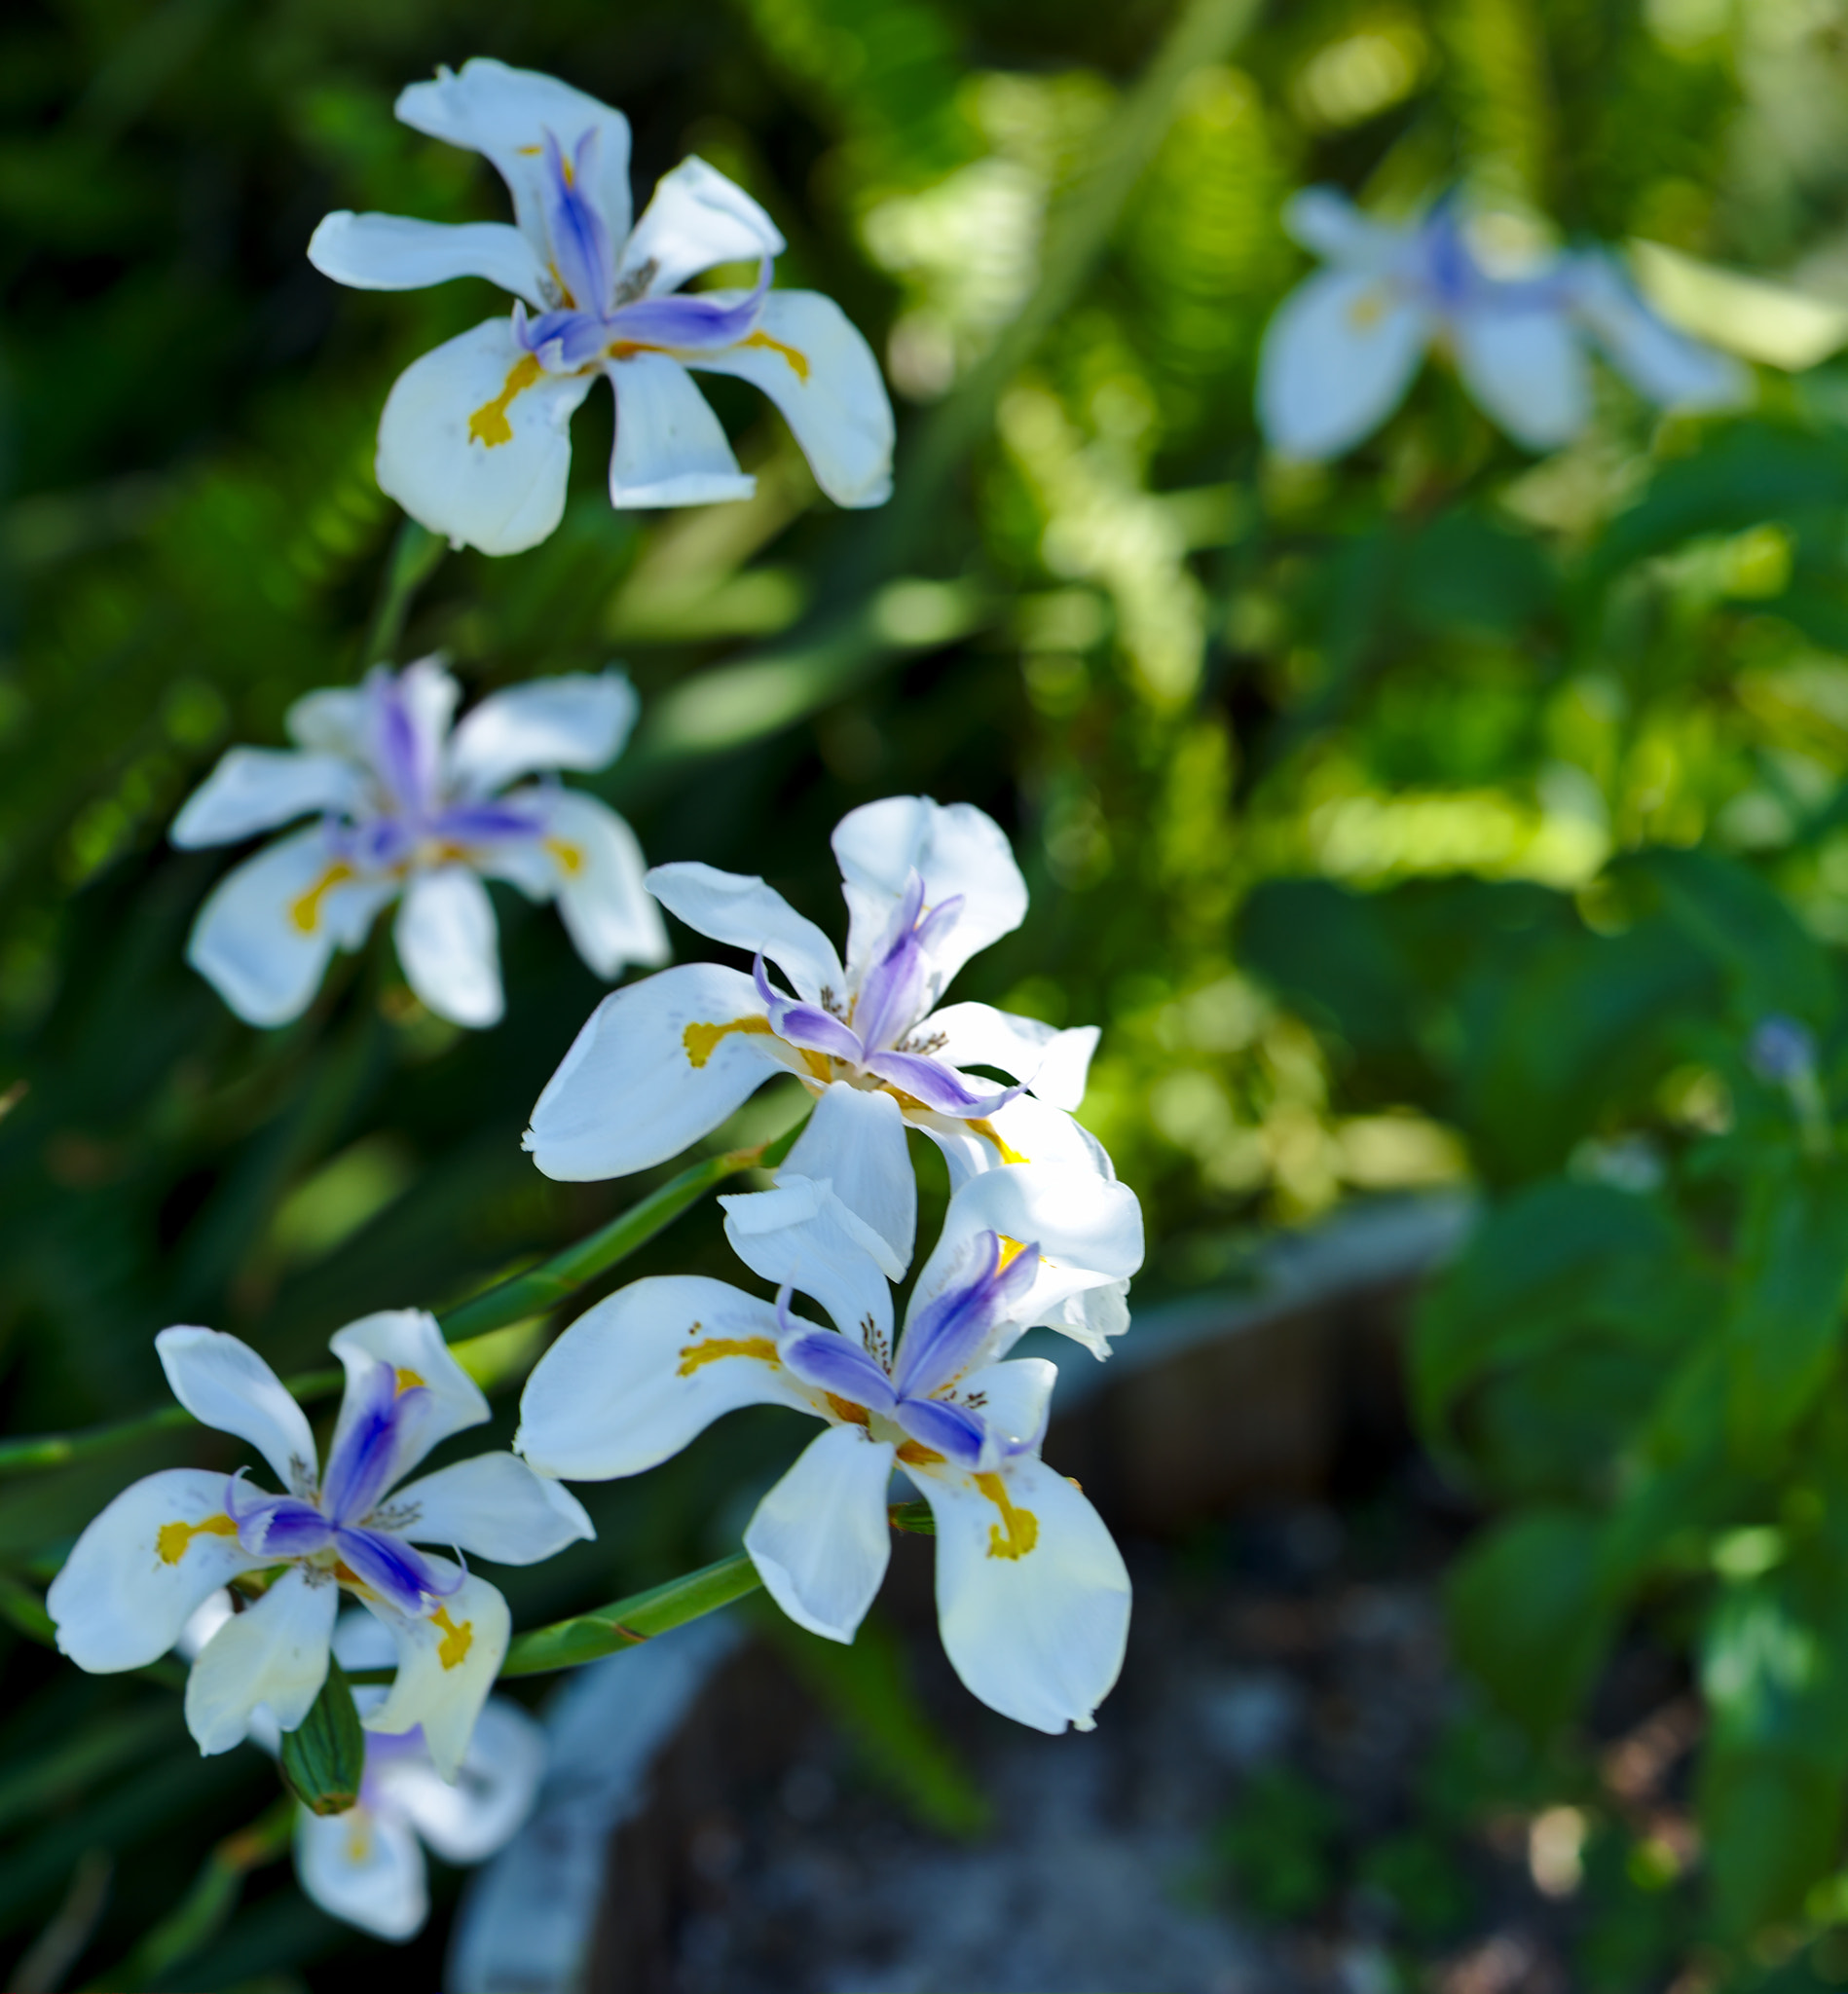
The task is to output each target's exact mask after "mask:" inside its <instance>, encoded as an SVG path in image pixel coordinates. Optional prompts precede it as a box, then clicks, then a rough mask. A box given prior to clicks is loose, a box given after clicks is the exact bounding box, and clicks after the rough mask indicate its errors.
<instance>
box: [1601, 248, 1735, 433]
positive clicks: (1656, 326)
mask: <svg viewBox="0 0 1848 1994" xmlns="http://www.w3.org/2000/svg"><path fill="white" fill-rule="evenodd" d="M1571 284H1572V294H1573V295H1572V302H1573V305H1574V307H1575V308H1576V310H1577V313H1578V315H1579V317H1580V318H1581V319H1582V320H1583V321H1584V323H1585V324H1586V325H1588V326H1589V327H1590V328H1591V330H1592V332H1593V333H1594V334H1595V335H1596V337H1597V340H1598V343H1599V344H1600V345H1601V346H1602V347H1603V348H1604V350H1605V351H1606V352H1607V353H1608V355H1609V358H1610V363H1611V365H1612V366H1613V367H1615V368H1616V369H1617V371H1618V372H1619V373H1620V374H1622V375H1623V376H1624V378H1625V379H1626V380H1627V381H1629V382H1630V384H1631V385H1632V386H1633V387H1634V388H1636V389H1637V391H1638V392H1639V393H1641V394H1645V395H1647V396H1648V398H1649V399H1650V400H1651V401H1653V402H1658V403H1660V404H1661V405H1662V406H1663V407H1664V408H1686V409H1720V408H1734V407H1737V406H1738V405H1739V404H1740V403H1742V402H1744V401H1746V400H1747V399H1749V398H1750V395H1751V391H1752V375H1751V372H1750V370H1749V369H1747V368H1745V367H1742V366H1741V365H1740V364H1739V362H1738V361H1737V360H1735V359H1734V358H1733V357H1732V355H1731V354H1730V353H1721V352H1716V351H1714V349H1713V348H1712V347H1710V346H1704V345H1702V344H1701V342H1700V341H1699V340H1697V339H1692V338H1690V337H1689V336H1688V335H1687V334H1686V333H1684V332H1681V331H1679V330H1677V328H1676V327H1674V326H1672V325H1670V324H1669V323H1668V321H1667V320H1666V319H1665V318H1663V317H1661V316H1660V315H1659V314H1657V313H1656V312H1655V311H1653V310H1652V309H1651V307H1650V306H1649V305H1648V304H1647V303H1645V300H1644V299H1643V298H1642V297H1641V296H1640V295H1639V294H1638V292H1637V291H1636V290H1635V288H1634V287H1633V286H1632V285H1631V283H1630V282H1629V280H1628V278H1627V277H1625V276H1624V274H1623V273H1622V271H1621V270H1619V269H1618V268H1617V267H1616V266H1615V265H1614V264H1613V263H1612V262H1611V260H1610V259H1609V258H1608V257H1607V256H1605V255H1603V254H1596V255H1588V256H1578V257H1574V258H1573V259H1572V262H1571Z"/></svg>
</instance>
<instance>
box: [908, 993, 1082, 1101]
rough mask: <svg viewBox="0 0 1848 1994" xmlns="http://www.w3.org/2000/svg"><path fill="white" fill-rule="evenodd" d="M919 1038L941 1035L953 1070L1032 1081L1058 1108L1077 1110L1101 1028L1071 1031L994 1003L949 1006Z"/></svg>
mask: <svg viewBox="0 0 1848 1994" xmlns="http://www.w3.org/2000/svg"><path fill="white" fill-rule="evenodd" d="M917 1029H918V1035H919V1036H920V1037H936V1036H937V1035H938V1034H939V1033H941V1034H942V1040H943V1043H942V1047H941V1048H940V1049H939V1051H938V1055H937V1056H938V1057H939V1058H940V1059H946V1060H948V1062H949V1063H950V1065H952V1066H992V1067H994V1068H995V1069H996V1070H997V1071H999V1072H1001V1073H1005V1074H1007V1075H1008V1076H1009V1078H1010V1079H1012V1080H1024V1081H1026V1082H1028V1083H1029V1084H1030V1085H1031V1087H1032V1089H1033V1091H1034V1093H1036V1094H1037V1095H1038V1096H1039V1098H1040V1099H1041V1100H1043V1101H1050V1102H1051V1103H1052V1105H1053V1107H1055V1108H1076V1107H1077V1106H1078V1104H1079V1103H1080V1102H1081V1101H1082V1100H1083V1099H1084V1098H1085V1082H1086V1078H1087V1076H1088V1075H1089V1074H1090V1055H1091V1054H1092V1053H1093V1052H1095V1051H1096V1050H1097V1037H1098V1033H1097V1027H1096V1026H1095V1025H1094V1024H1085V1025H1074V1026H1073V1027H1072V1029H1071V1030H1070V1031H1063V1032H1062V1031H1059V1030H1058V1029H1057V1028H1056V1027H1055V1026H1053V1025H1050V1024H1042V1023H1041V1021H1040V1020H1039V1019H1038V1018H1037V1017H1018V1016H1016V1015H1015V1014H1014V1013H1013V1012H1011V1011H997V1010H996V1009H995V1008H994V1006H993V1005H992V1004H946V1005H944V1007H943V1008H942V1011H934V1012H932V1013H931V1015H930V1016H929V1017H927V1018H926V1019H925V1020H924V1022H923V1023H922V1024H920V1025H919V1026H918V1028H917Z"/></svg>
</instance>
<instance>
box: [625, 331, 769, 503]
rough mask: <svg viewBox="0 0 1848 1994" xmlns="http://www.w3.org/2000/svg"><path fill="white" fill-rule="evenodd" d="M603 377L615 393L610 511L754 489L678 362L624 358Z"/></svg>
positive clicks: (655, 356)
mask: <svg viewBox="0 0 1848 1994" xmlns="http://www.w3.org/2000/svg"><path fill="white" fill-rule="evenodd" d="M605 371H606V372H607V373H608V374H609V376H610V386H611V387H612V388H614V389H615V390H616V447H615V450H614V451H613V452H612V453H611V456H610V504H611V505H615V506H622V507H629V506H638V505H718V504H722V503H724V502H725V501H726V500H727V499H749V498H750V497H751V495H752V493H753V492H755V491H756V490H757V489H758V481H757V479H756V478H753V477H747V476H746V475H745V473H744V472H743V471H741V470H740V469H739V468H738V460H737V459H736V458H735V457H734V456H733V455H732V452H731V445H730V444H729V443H727V442H726V441H725V432H724V428H723V427H722V425H721V423H720V421H719V418H718V417H717V416H716V415H714V414H713V412H712V409H711V408H710V407H709V406H708V404H707V401H706V397H705V396H704V395H703V394H701V393H700V391H699V389H698V388H695V387H694V386H693V382H692V379H691V377H690V376H689V375H688V374H687V371H686V369H685V368H684V366H683V365H682V364H681V363H680V361H679V360H676V359H670V358H669V357H668V355H667V354H666V353H647V352H638V353H631V354H629V355H628V356H627V357H626V358H623V359H620V360H611V361H610V363H609V364H608V366H607V367H606V369H605Z"/></svg>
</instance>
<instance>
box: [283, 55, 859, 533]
mask: <svg viewBox="0 0 1848 1994" xmlns="http://www.w3.org/2000/svg"><path fill="white" fill-rule="evenodd" d="M397 115H398V117H399V118H400V119H401V120H402V121H403V122H404V123H405V124H406V125H409V126H412V127H414V128H415V129H417V130H419V131H426V132H428V133H429V134H430V135H431V136H432V137H433V138H441V139H446V140H447V141H448V142H449V143H450V144H452V145H460V146H467V147H469V148H470V149H472V150H473V151H476V152H479V153H482V154H485V155H486V157H487V158H488V159H489V160H490V161H492V162H493V164H494V166H495V167H496V168H497V169H498V171H499V174H500V177H501V178H502V179H503V180H504V181H505V182H506V183H507V191H508V192H509V193H510V194H511V195H512V197H513V212H514V222H515V226H511V227H509V226H508V225H507V224H506V223H504V222H468V223H464V224H462V226H461V227H448V226H445V225H443V224H440V223H436V222H421V221H411V220H406V219H404V218H402V217H400V216H397V215H388V214H351V213H347V212H344V211H343V212H341V213H338V214H330V215H329V216H327V218H326V219H325V220H324V221H323V222H322V223H321V224H320V226H319V227H318V228H317V229H316V230H315V231H314V240H312V241H311V242H310V243H309V245H308V253H309V257H310V259H311V260H312V261H313V263H314V267H315V268H316V269H317V270H319V271H321V272H323V273H324V274H325V275H326V276H328V277H333V278H335V279H336V280H337V281H338V282H340V283H344V284H352V285H354V286H356V287H358V288H359V289H361V290H376V291H403V290H420V289H422V288H423V287H424V286H425V284H434V283H442V282H443V281H445V280H446V279H447V278H450V277H487V278H488V279H489V280H490V281H491V282H493V283H497V284H499V285H500V287H501V288H502V289H503V290H508V291H511V292H512V293H513V294H514V296H515V298H516V299H518V300H519V302H518V303H516V304H515V306H514V308H513V314H512V316H511V318H505V317H499V318H490V319H488V320H487V321H486V322H485V323H483V324H481V325H478V326H476V327H475V329H474V330H473V331H472V332H465V333H462V335H461V336H460V337H459V338H456V339H453V340H451V341H449V343H448V344H447V345H445V346H440V347H438V348H437V349H436V350H435V351H434V352H430V353H425V356H424V357H423V358H422V359H421V360H418V361H416V362H414V363H413V364H412V365H411V366H410V367H409V368H408V369H407V370H406V371H405V373H404V374H403V375H402V376H400V378H399V380H398V382H397V385H396V386H395V387H394V388H392V390H391V393H390V396H389V398H388V400H387V402H386V405H385V414H384V417H383V418H382V420H381V422H380V425H379V458H378V476H379V483H380V485H381V487H382V488H383V489H384V490H385V491H386V492H388V494H389V495H390V496H391V497H392V498H393V499H396V500H397V501H398V503H399V504H400V505H402V506H403V507H404V509H405V511H407V512H408V513H410V514H411V516H412V517H413V518H414V519H417V520H420V521H422V523H423V524H424V525H425V526H426V527H427V528H429V530H430V531H431V532H432V533H439V534H444V535H448V537H449V538H450V539H451V540H453V541H455V542H456V543H457V544H458V545H461V544H463V543H466V544H467V545H470V546H475V547H479V548H480V549H481V550H482V551H483V552H484V553H488V554H514V553H518V552H519V551H520V549H521V548H523V547H531V546H533V545H535V544H536V542H538V541H539V540H542V539H544V538H545V536H546V535H548V534H549V533H550V532H551V531H552V529H553V528H554V527H556V526H557V524H558V522H559V519H560V517H561V515H562V514H563V512H564V507H565V484H566V478H567V475H568V474H569V472H570V469H571V435H570V425H571V419H572V415H573V412H574V411H575V410H576V408H577V406H578V404H579V403H580V402H581V401H582V400H583V399H584V397H585V395H587V394H588V393H589V392H590V389H591V386H592V384H593V383H594V382H595V381H596V380H597V378H598V377H599V376H600V375H601V376H604V377H606V378H607V379H608V380H609V382H610V387H611V388H613V389H614V390H615V396H616V445H615V454H614V456H613V457H612V458H611V460H610V503H611V504H613V505H701V504H707V503H710V502H711V501H713V500H715V499H748V498H749V497H750V496H751V493H752V491H753V490H754V489H755V480H754V479H752V478H749V477H747V476H746V475H745V474H744V473H743V472H742V471H741V470H740V469H739V468H738V462H737V459H736V458H735V457H733V455H732V453H731V446H730V444H728V443H727V442H726V441H725V434H724V431H723V430H722V429H721V427H720V425H719V420H718V418H717V417H716V416H715V415H714V414H713V412H712V410H711V409H710V408H709V407H708V406H707V404H706V401H705V399H704V397H703V396H702V395H701V394H700V392H699V389H698V388H695V387H694V385H693V383H692V381H691V379H690V378H689V377H688V374H687V369H688V368H689V367H690V368H696V369H700V370H703V371H705V372H707V373H711V374H733V375H736V376H738V377H739V378H740V379H741V380H745V381H749V382H751V383H752V384H753V385H754V386H755V387H757V388H761V389H762V391H763V392H764V393H765V394H767V395H768V396H769V397H770V399H771V400H772V401H773V402H775V403H776V405H777V407H778V408H779V409H780V410H781V411H782V413H783V416H784V419H785V420H786V421H787V422H788V424H789V425H790V427H791V429H792V430H793V431H794V432H795V440H796V442H797V443H799V444H800V445H801V447H802V451H803V453H804V455H805V456H806V457H807V458H808V461H809V463H810V465H811V466H812V467H813V469H814V472H815V476H816V479H817V481H818V482H819V483H820V485H821V487H822V490H823V491H824V492H826V493H827V494H828V496H829V497H830V498H831V499H834V500H835V501H836V503H838V504H841V505H879V504H882V503H883V502H884V501H885V499H887V498H888V497H889V496H890V493H891V489H892V477H891V464H892V405H891V403H890V401H889V400H888V399H887V396H886V391H885V384H884V383H883V382H882V381H881V379H880V377H879V368H878V363H877V362H876V361H875V360H874V359H873V357H872V352H871V350H870V349H869V347H868V345H867V343H866V341H865V340H864V339H862V338H861V336H860V334H859V333H858V332H857V331H855V329H854V328H853V326H852V325H850V324H849V323H848V321H847V319H846V317H845V316H844V315H843V314H842V313H841V311H840V308H839V307H838V306H837V305H835V304H834V303H833V301H832V299H829V298H825V297H822V296H821V295H820V294H819V293H817V292H814V291H773V290H771V289H770V288H769V284H770V271H771V265H772V263H773V261H774V259H775V258H776V257H777V256H778V255H780V254H781V253H782V250H783V247H784V243H783V238H782V237H781V236H780V235H779V234H778V233H777V230H776V225H775V224H774V223H773V222H772V221H771V220H770V217H769V216H768V215H767V214H765V213H764V211H763V209H762V208H761V207H759V206H758V203H756V202H755V201H753V200H752V199H751V197H750V196H749V195H748V194H746V193H745V192H744V190H743V189H742V188H739V187H735V186H733V185H732V183H731V182H730V181H729V180H727V179H726V178H725V177H724V175H723V174H722V173H719V172H716V171H714V169H713V168H712V167H711V166H707V164H706V163H705V161H704V160H700V159H689V160H685V161H683V163H682V164H681V165H680V166H676V167H675V169H674V170H673V171H672V172H671V173H669V174H668V175H667V176H666V178H665V179H663V180H662V181H661V182H660V184H659V186H657V187H656V189H655V191H654V199H653V200H652V201H651V202H650V203H648V206H647V211H646V212H645V213H644V214H643V216H642V219H641V221H640V222H638V223H636V225H635V227H634V229H633V230H631V228H630V203H629V125H628V120H627V119H625V118H624V117H623V116H622V114H621V113H620V112H619V111H612V110H610V107H609V106H608V105H606V104H601V103H599V102H598V101H597V99H596V98H595V97H589V96H585V95H584V94H583V92H580V91H575V90H573V89H572V88H571V87H570V86H569V85H567V84H563V83H559V82H556V81H555V80H554V79H553V78H551V77H549V76H540V75H537V74H536V73H534V72H533V71H531V70H525V69H509V68H507V67H506V66H505V64H503V63H500V62H495V61H491V60H489V59H487V58H485V57H477V58H476V59H475V60H474V61H472V62H466V63H464V64H463V65H462V72H461V74H460V75H457V74H453V73H452V72H451V71H449V70H448V69H441V70H439V71H438V72H437V76H436V80H435V82H433V83H418V84H413V85H412V86H411V87H410V88H409V89H408V90H406V91H404V92H402V93H401V94H400V96H399V98H398V101H397ZM736 262H748V263H751V264H754V265H755V266H756V268H757V281H756V282H755V283H754V284H753V285H752V286H751V287H750V289H748V290H711V291H701V292H697V293H687V292H684V291H683V290H682V289H681V286H682V285H683V284H684V283H685V282H686V281H687V280H688V279H689V278H690V277H697V276H698V275H699V274H700V273H701V272H702V271H707V270H710V269H712V268H713V267H714V266H715V265H718V264H723V263H736ZM529 307H531V308H532V309H531V311H530V312H529V310H528V308H529Z"/></svg>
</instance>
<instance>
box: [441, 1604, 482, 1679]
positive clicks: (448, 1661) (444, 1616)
mask: <svg viewBox="0 0 1848 1994" xmlns="http://www.w3.org/2000/svg"><path fill="white" fill-rule="evenodd" d="M430 1625H431V1626H432V1627H434V1628H435V1629H437V1631H438V1632H439V1633H440V1634H441V1635H442V1637H443V1638H442V1640H441V1641H439V1642H438V1643H436V1659H437V1660H438V1661H439V1662H441V1663H442V1665H443V1667H444V1668H445V1669H454V1668H457V1667H459V1666H460V1665H461V1663H462V1661H463V1660H464V1659H465V1658H466V1656H467V1654H468V1650H469V1649H470V1648H471V1647H473V1646H474V1644H475V1623H474V1622H473V1621H472V1620H464V1621H463V1622H462V1625H461V1626H460V1627H458V1626H457V1625H456V1623H455V1621H453V1620H452V1619H451V1618H450V1617H449V1608H448V1607H447V1606H438V1607H437V1609H436V1610H435V1612H433V1613H432V1614H431V1615H430Z"/></svg>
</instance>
